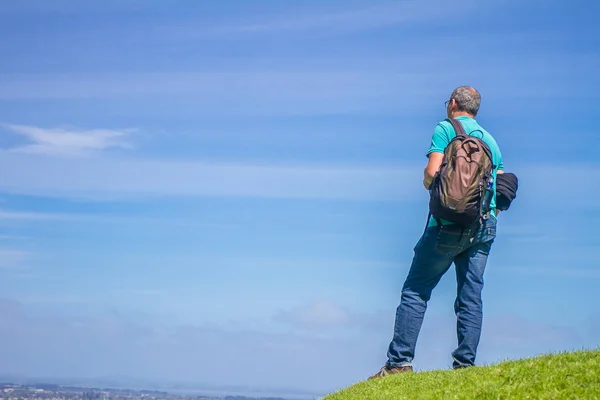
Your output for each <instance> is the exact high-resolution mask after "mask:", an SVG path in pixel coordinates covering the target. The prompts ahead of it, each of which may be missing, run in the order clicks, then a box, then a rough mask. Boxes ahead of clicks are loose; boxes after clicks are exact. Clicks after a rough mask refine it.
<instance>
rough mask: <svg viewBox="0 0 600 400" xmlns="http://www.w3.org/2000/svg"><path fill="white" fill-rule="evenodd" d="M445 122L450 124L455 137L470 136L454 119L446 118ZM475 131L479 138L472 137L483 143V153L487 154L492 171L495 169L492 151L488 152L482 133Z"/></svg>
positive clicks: (478, 130)
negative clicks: (478, 133) (479, 135)
mask: <svg viewBox="0 0 600 400" xmlns="http://www.w3.org/2000/svg"><path fill="white" fill-rule="evenodd" d="M446 121H448V122H450V124H452V127H453V128H454V132H455V133H456V136H471V135H470V134H468V133H467V132H465V128H464V127H463V124H461V123H460V121H458V120H456V119H454V118H446ZM475 131H477V132H481V138H478V137H477V136H473V137H474V138H476V139H479V140H481V142H483V146H482V147H483V151H485V154H487V156H488V157H489V158H490V161H491V162H492V169H496V165H495V164H494V157H492V151H491V150H490V148H489V146H488V145H487V143H486V142H485V141H484V140H483V132H482V131H481V130H480V129H476V130H475ZM475 131H473V132H475Z"/></svg>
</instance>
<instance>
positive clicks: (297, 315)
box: [273, 300, 350, 329]
mask: <svg viewBox="0 0 600 400" xmlns="http://www.w3.org/2000/svg"><path fill="white" fill-rule="evenodd" d="M273 318H274V320H275V321H278V322H284V323H288V324H291V325H293V326H295V327H298V328H301V329H314V328H317V329H318V328H323V327H337V326H342V325H346V324H348V323H349V322H350V315H349V313H348V311H347V310H345V309H344V308H342V307H340V306H339V305H338V304H337V303H335V302H333V301H331V300H319V301H315V302H313V303H311V304H308V305H306V306H303V307H298V308H295V309H292V310H288V311H280V312H279V313H278V314H277V315H275V316H274V317H273Z"/></svg>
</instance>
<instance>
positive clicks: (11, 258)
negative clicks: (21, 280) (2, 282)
mask: <svg viewBox="0 0 600 400" xmlns="http://www.w3.org/2000/svg"><path fill="white" fill-rule="evenodd" d="M29 256H30V254H29V253H28V252H25V251H21V250H12V249H0V268H9V269H13V268H19V267H21V266H22V265H23V263H24V262H25V261H26V260H27V259H28V258H29Z"/></svg>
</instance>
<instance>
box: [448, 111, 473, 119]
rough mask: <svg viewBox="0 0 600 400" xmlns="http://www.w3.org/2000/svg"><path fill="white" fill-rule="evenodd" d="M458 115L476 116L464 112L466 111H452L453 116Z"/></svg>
mask: <svg viewBox="0 0 600 400" xmlns="http://www.w3.org/2000/svg"><path fill="white" fill-rule="evenodd" d="M456 117H469V118H474V117H473V115H471V114H469V113H468V112H464V111H456V112H453V113H452V118H456Z"/></svg>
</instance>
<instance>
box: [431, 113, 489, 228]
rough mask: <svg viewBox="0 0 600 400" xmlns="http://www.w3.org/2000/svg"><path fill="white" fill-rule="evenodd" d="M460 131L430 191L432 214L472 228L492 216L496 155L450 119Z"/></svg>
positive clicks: (447, 150)
mask: <svg viewBox="0 0 600 400" xmlns="http://www.w3.org/2000/svg"><path fill="white" fill-rule="evenodd" d="M446 121H448V122H450V123H451V124H452V126H453V127H454V131H455V132H456V137H455V138H454V139H452V140H451V141H450V143H449V144H448V146H447V147H446V149H445V150H444V158H443V160H442V165H441V167H440V170H439V171H438V172H437V173H436V175H435V176H434V178H433V182H432V184H431V186H430V188H429V193H430V198H429V212H430V214H431V215H432V216H433V217H434V218H435V219H436V221H437V222H438V226H441V221H440V220H441V219H444V220H446V221H449V222H451V223H455V224H458V225H461V226H463V227H470V226H473V225H474V224H476V223H477V222H479V221H480V220H481V218H484V219H485V218H487V216H488V215H489V211H490V210H489V202H490V200H491V197H492V195H493V182H492V172H493V170H494V169H495V166H494V164H493V161H492V160H493V159H492V152H491V151H490V148H489V146H488V145H487V144H486V143H485V142H484V141H483V140H482V139H480V138H477V137H474V136H470V135H467V133H466V132H465V130H464V128H463V126H462V124H461V123H460V122H459V121H457V120H455V119H453V118H448V119H446Z"/></svg>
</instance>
